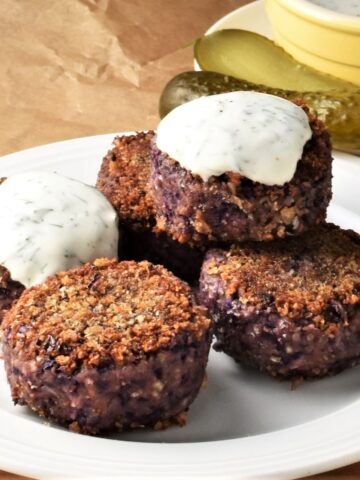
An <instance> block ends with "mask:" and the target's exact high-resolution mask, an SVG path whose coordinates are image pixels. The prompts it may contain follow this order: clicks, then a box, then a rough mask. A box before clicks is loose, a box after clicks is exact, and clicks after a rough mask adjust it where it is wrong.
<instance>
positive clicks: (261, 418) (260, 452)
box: [0, 135, 360, 480]
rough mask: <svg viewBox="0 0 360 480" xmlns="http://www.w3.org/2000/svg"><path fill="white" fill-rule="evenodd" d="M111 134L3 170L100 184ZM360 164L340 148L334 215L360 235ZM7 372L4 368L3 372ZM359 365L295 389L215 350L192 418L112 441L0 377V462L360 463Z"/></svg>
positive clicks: (167, 466) (63, 472) (205, 474)
mask: <svg viewBox="0 0 360 480" xmlns="http://www.w3.org/2000/svg"><path fill="white" fill-rule="evenodd" d="M113 136H114V135H101V136H96V137H88V138H80V139H76V140H70V141H66V142H59V143H54V144H51V145H45V146H43V147H37V148H33V149H30V150H26V151H23V152H19V153H15V154H12V155H8V156H6V157H3V158H1V159H0V175H2V176H3V175H4V176H6V175H10V174H14V173H17V172H22V171H25V170H29V169H31V170H34V169H35V170H47V171H56V172H58V173H62V174H65V175H68V176H72V177H75V178H78V179H80V180H83V181H85V182H88V183H94V182H95V179H96V174H97V171H98V168H99V166H100V162H101V158H102V157H103V155H104V153H105V152H106V151H107V149H108V148H109V146H110V144H111V140H112V138H113ZM359 180H360V165H358V164H357V163H356V160H354V157H351V156H350V155H344V154H343V155H341V154H338V155H337V158H336V161H335V165H334V200H333V202H332V204H331V207H330V209H329V218H330V219H331V220H333V221H334V222H336V223H339V224H340V225H342V226H345V227H349V226H352V227H353V228H356V229H358V230H359V231H360V202H359V201H358V200H359V194H358V183H359ZM1 372H2V370H1ZM359 373H360V370H359V368H355V369H352V370H348V371H345V372H343V373H341V374H340V375H338V376H336V377H333V378H328V379H324V380H320V381H317V382H312V383H308V384H305V385H303V386H302V387H300V388H299V389H298V390H296V391H291V390H290V385H289V384H288V383H286V382H284V383H280V382H277V381H274V380H272V379H270V378H268V377H267V376H266V375H261V374H259V373H257V372H254V371H252V370H250V369H246V368H241V367H239V366H237V365H236V364H235V363H234V362H233V361H232V360H231V359H230V358H228V357H226V356H225V355H223V354H219V353H215V352H212V353H211V357H210V362H209V367H208V375H209V386H208V388H207V389H206V390H205V391H202V392H201V393H200V395H199V397H198V399H197V400H196V401H195V403H194V404H193V406H192V407H191V409H190V414H189V420H188V424H187V426H186V427H184V428H179V427H173V428H171V429H169V430H166V431H164V432H150V431H138V432H133V433H126V434H121V435H116V436H114V437H112V438H110V439H109V438H93V437H86V436H82V435H78V434H75V433H71V432H68V431H65V430H63V429H62V428H58V427H56V426H54V425H48V424H46V423H45V422H44V421H42V420H40V419H39V418H37V417H36V416H35V415H33V414H31V413H30V412H29V411H28V410H27V409H26V408H23V407H14V406H13V405H12V402H11V400H10V394H9V387H8V386H7V384H6V380H5V375H4V374H3V373H1V376H0V425H1V428H0V468H1V469H5V470H8V471H11V472H16V473H20V474H24V475H29V476H31V477H35V478H43V479H47V480H49V479H55V478H56V479H60V478H79V477H81V478H91V477H94V478H115V477H118V478H120V477H121V478H122V479H130V478H151V479H155V478H156V479H162V478H164V479H165V478H166V479H170V478H171V479H172V478H179V479H180V478H181V479H185V478H186V479H193V478H194V479H195V478H204V479H205V478H206V479H211V478H216V479H240V478H241V479H274V480H275V479H276V480H280V479H290V478H295V477H297V476H303V475H308V474H311V473H315V472H320V471H322V470H326V469H330V468H334V467H338V466H341V465H345V464H347V463H350V462H355V461H356V460H359V459H360V380H359Z"/></svg>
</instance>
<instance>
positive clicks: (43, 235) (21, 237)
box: [0, 172, 119, 287]
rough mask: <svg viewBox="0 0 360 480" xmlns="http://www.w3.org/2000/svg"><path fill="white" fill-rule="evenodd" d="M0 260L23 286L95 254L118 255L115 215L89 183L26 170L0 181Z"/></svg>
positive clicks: (97, 255) (68, 267)
mask: <svg viewBox="0 0 360 480" xmlns="http://www.w3.org/2000/svg"><path fill="white" fill-rule="evenodd" d="M0 230H1V235H0V264H1V265H3V266H4V267H6V268H7V269H8V270H9V271H10V273H11V277H12V279H13V280H17V281H18V282H20V283H22V284H23V285H25V286H26V287H30V286H32V285H35V284H38V283H41V282H42V281H44V280H45V279H46V278H47V277H48V275H52V274H54V273H56V272H59V271H62V270H69V269H70V268H73V267H76V266H79V265H81V264H83V263H85V262H88V261H91V260H94V259H95V258H99V257H108V258H113V257H117V248H118V239H119V232H118V228H117V215H116V212H115V210H114V209H113V207H112V206H111V204H110V203H109V202H108V201H107V199H106V198H105V197H104V196H103V195H102V194H101V193H100V192H99V191H97V190H96V189H95V188H94V187H90V186H88V185H85V184H84V183H81V182H78V181H76V180H72V179H70V178H66V177H63V176H61V175H57V174H55V173H45V172H30V173H23V174H19V175H13V176H11V177H9V178H8V179H7V180H5V182H4V183H3V184H1V186H0Z"/></svg>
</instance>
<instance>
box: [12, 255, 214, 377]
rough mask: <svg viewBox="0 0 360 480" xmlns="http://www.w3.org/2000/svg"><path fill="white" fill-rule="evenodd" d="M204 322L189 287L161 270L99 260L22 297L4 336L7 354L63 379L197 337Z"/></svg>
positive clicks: (147, 265)
mask: <svg viewBox="0 0 360 480" xmlns="http://www.w3.org/2000/svg"><path fill="white" fill-rule="evenodd" d="M209 325H210V321H209V320H208V319H207V318H206V317H205V316H204V309H203V308H202V307H197V306H194V305H193V303H192V297H191V290H190V287H189V286H188V285H187V284H186V283H185V282H182V281H181V280H179V279H178V278H176V277H175V276H174V275H172V274H171V273H170V272H168V271H167V270H165V269H164V268H163V267H162V266H160V265H156V266H154V265H152V264H151V263H149V262H140V263H136V262H120V263H118V262H117V261H116V260H107V259H99V260H96V261H95V262H94V263H93V264H90V263H87V264H85V265H84V266H82V267H80V268H77V269H74V270H72V271H69V272H60V273H58V274H57V275H55V276H53V277H49V278H48V280H47V281H46V282H45V283H43V284H41V285H38V286H35V287H32V288H30V289H28V290H26V292H24V294H23V295H22V297H21V299H20V300H19V301H18V303H17V304H16V306H15V307H14V308H13V309H12V311H11V312H9V314H8V315H7V316H6V318H5V321H4V324H3V329H4V330H5V332H6V333H5V335H6V338H7V341H8V342H10V347H11V348H13V349H21V350H22V355H23V356H24V355H25V352H26V356H27V357H28V358H29V360H30V359H33V358H38V359H39V362H44V359H46V358H48V359H51V360H55V362H56V363H57V365H58V367H59V368H60V369H61V371H63V372H65V373H67V374H69V373H71V372H73V371H75V370H76V369H78V368H79V367H80V366H81V365H86V366H90V367H101V366H103V365H109V364H110V365H111V364H116V365H119V364H122V363H124V364H125V363H128V362H132V361H137V360H138V359H139V358H141V357H142V356H144V355H146V354H149V353H151V352H155V351H157V350H159V349H167V348H171V346H173V345H175V344H176V343H177V342H178V341H179V336H180V337H181V338H183V339H185V340H184V341H186V342H188V343H191V342H192V341H193V340H196V339H199V338H200V337H203V335H204V332H205V331H206V330H207V329H208V328H209Z"/></svg>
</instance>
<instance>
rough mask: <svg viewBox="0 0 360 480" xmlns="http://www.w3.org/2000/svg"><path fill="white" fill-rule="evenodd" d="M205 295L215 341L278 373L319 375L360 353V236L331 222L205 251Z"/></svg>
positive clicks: (237, 357) (202, 289)
mask: <svg viewBox="0 0 360 480" xmlns="http://www.w3.org/2000/svg"><path fill="white" fill-rule="evenodd" d="M199 299H200V302H201V303H202V304H203V305H205V306H206V307H207V308H208V310H209V314H210V315H211V316H212V317H213V318H214V320H215V334H216V336H217V338H218V348H219V349H220V350H223V351H224V352H226V353H228V354H229V355H231V356H232V357H233V358H234V359H235V360H236V361H239V362H244V363H247V364H250V365H253V366H254V367H256V368H258V369H260V370H264V371H267V372H268V373H270V374H271V375H273V376H277V377H285V378H289V377H319V376H323V375H326V374H328V373H332V372H337V371H339V370H341V369H343V368H345V367H348V366H352V365H355V364H357V363H358V362H359V358H360V236H359V235H358V234H356V233H354V232H352V231H350V230H347V231H344V230H341V229H340V228H339V227H337V226H335V225H332V224H324V225H320V226H318V227H316V228H314V229H312V230H311V231H309V232H307V233H306V234H303V235H301V236H299V237H293V238H289V239H285V240H278V241H276V242H272V243H250V244H246V245H242V246H235V247H232V248H230V249H229V250H228V251H224V250H211V251H210V252H208V254H207V256H206V259H205V262H204V265H203V267H202V274H201V280H200V293H199Z"/></svg>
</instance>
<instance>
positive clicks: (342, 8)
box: [310, 0, 360, 17]
mask: <svg viewBox="0 0 360 480" xmlns="http://www.w3.org/2000/svg"><path fill="white" fill-rule="evenodd" d="M310 2H311V3H315V5H319V6H320V7H324V8H327V9H328V10H333V11H334V12H339V13H344V14H345V15H352V16H355V17H360V0H310Z"/></svg>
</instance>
